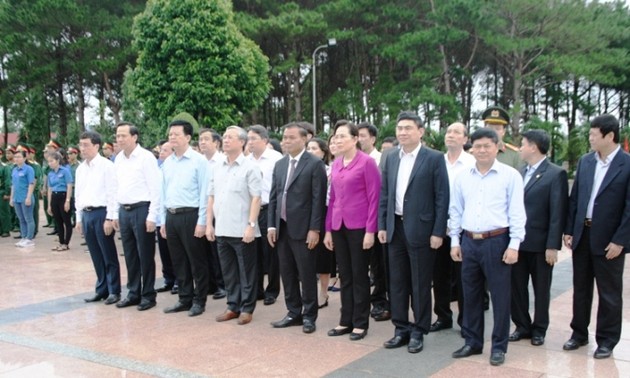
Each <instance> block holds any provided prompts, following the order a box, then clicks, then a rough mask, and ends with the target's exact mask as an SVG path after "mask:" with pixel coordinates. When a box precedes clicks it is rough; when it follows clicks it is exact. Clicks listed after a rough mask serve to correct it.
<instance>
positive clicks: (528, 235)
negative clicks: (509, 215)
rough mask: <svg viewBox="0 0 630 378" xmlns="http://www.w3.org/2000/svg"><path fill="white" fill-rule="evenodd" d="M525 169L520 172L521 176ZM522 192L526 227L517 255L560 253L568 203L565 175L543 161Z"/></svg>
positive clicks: (560, 169) (557, 168)
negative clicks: (556, 250) (546, 252)
mask: <svg viewBox="0 0 630 378" xmlns="http://www.w3.org/2000/svg"><path fill="white" fill-rule="evenodd" d="M526 168H527V167H523V168H521V174H523V176H525V170H526ZM524 192H525V212H526V213H527V223H526V224H525V240H523V242H522V243H521V246H520V248H519V251H526V252H545V250H546V249H561V248H562V233H563V232H564V228H565V222H566V219H567V206H568V201H569V184H568V180H567V172H566V171H565V170H564V169H562V168H560V167H558V166H557V165H555V164H552V163H550V162H549V159H545V160H543V161H542V163H540V165H539V166H538V169H536V171H535V172H534V174H533V176H532V177H531V178H530V179H529V181H528V182H527V185H525V189H524Z"/></svg>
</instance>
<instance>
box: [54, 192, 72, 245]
mask: <svg viewBox="0 0 630 378" xmlns="http://www.w3.org/2000/svg"><path fill="white" fill-rule="evenodd" d="M65 204H66V192H52V194H51V196H50V208H51V210H52V213H53V219H54V220H55V230H57V235H58V236H59V244H65V245H68V244H70V239H71V238H72V204H70V211H67V212H66V210H65V209H64V208H63V207H64V205H65Z"/></svg>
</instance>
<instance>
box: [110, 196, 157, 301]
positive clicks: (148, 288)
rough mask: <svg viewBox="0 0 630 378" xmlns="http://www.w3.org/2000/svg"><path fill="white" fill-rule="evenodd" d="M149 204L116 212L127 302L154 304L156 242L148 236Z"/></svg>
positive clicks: (150, 235)
mask: <svg viewBox="0 0 630 378" xmlns="http://www.w3.org/2000/svg"><path fill="white" fill-rule="evenodd" d="M148 213H149V203H146V204H142V205H140V206H138V207H135V208H133V209H131V210H126V209H125V208H124V207H123V206H121V207H120V210H119V212H118V224H119V227H120V237H121V239H122V246H123V251H124V252H125V263H126V264H127V289H129V293H128V294H127V298H129V299H130V300H132V301H136V300H138V299H140V298H142V299H143V300H148V301H150V302H155V295H156V292H155V238H154V236H153V233H152V232H147V226H146V220H147V215H148Z"/></svg>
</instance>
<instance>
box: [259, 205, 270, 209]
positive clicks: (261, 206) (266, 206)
mask: <svg viewBox="0 0 630 378" xmlns="http://www.w3.org/2000/svg"><path fill="white" fill-rule="evenodd" d="M268 207H269V204H268V203H266V204H264V205H260V210H266V209H267V208H268Z"/></svg>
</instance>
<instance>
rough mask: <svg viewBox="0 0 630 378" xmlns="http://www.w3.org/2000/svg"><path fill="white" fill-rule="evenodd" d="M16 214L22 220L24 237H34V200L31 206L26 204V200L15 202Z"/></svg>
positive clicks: (22, 234) (21, 231)
mask: <svg viewBox="0 0 630 378" xmlns="http://www.w3.org/2000/svg"><path fill="white" fill-rule="evenodd" d="M13 206H14V208H15V214H16V215H17V217H18V219H19V220H20V235H21V236H22V238H26V239H29V240H32V239H33V235H34V234H35V219H34V218H33V202H31V206H26V204H25V203H24V202H16V203H14V204H13Z"/></svg>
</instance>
